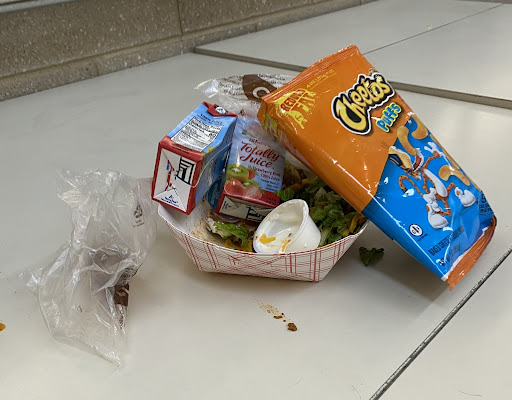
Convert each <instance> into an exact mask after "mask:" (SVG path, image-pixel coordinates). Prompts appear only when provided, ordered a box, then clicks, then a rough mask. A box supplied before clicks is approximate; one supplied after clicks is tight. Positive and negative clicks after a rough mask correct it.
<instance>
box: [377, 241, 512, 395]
mask: <svg viewBox="0 0 512 400" xmlns="http://www.w3.org/2000/svg"><path fill="white" fill-rule="evenodd" d="M511 253H512V247H510V248H509V249H508V250H507V251H506V252H505V254H503V256H501V258H500V259H499V260H498V261H497V262H496V263H495V264H494V266H493V267H492V268H491V269H490V270H489V271H487V273H486V274H485V275H484V276H483V277H482V278H481V279H480V280H479V281H478V282H477V283H476V285H475V286H473V288H472V289H471V290H470V291H469V292H468V293H467V294H466V295H465V296H464V297H463V298H462V300H461V301H460V302H459V303H458V304H457V305H456V306H455V307H454V308H453V310H451V311H450V313H449V314H448V315H447V316H446V317H445V318H444V319H443V320H442V321H441V322H440V323H439V325H437V326H436V327H435V328H434V330H433V331H432V332H431V333H430V334H429V335H428V336H427V337H426V338H425V340H423V341H422V342H421V343H420V345H419V346H418V347H417V348H416V349H415V350H414V351H413V352H412V353H411V355H410V356H409V357H407V358H406V359H405V361H404V362H403V363H402V364H401V365H400V366H399V367H398V368H397V369H396V370H395V372H393V373H392V374H391V376H390V377H389V378H388V379H387V380H386V381H385V382H384V383H383V384H382V386H381V387H380V388H379V389H377V391H376V392H375V393H374V394H373V396H372V397H370V399H369V400H378V399H380V398H381V397H382V395H383V394H384V393H385V392H386V391H387V390H388V389H389V388H390V387H391V385H393V383H395V381H396V380H397V379H398V378H399V377H400V375H402V373H403V372H404V371H405V370H406V369H407V368H408V367H409V366H410V365H411V364H412V362H413V361H414V360H415V359H416V358H417V357H418V356H419V355H420V354H421V352H422V351H423V350H425V348H426V347H427V346H428V345H429V344H430V343H431V342H432V341H433V340H434V339H435V337H436V336H437V335H438V334H439V333H440V332H441V330H442V329H443V328H444V327H445V326H446V325H447V324H448V323H449V322H450V321H451V319H452V318H453V317H454V316H455V315H456V314H457V313H458V312H459V311H460V309H461V308H462V307H463V306H464V305H465V304H466V303H467V302H468V301H469V299H471V297H473V295H474V294H475V293H476V292H477V291H478V289H480V287H482V285H483V284H484V283H485V282H486V281H487V279H489V278H490V276H491V275H492V274H493V273H494V272H495V271H496V270H497V269H498V267H499V266H500V265H501V264H502V263H503V261H505V259H506V258H507V257H508V256H509V255H510V254H511Z"/></svg>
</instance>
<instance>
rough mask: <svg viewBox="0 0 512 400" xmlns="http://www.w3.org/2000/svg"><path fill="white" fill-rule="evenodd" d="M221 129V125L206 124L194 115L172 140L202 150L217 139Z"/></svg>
mask: <svg viewBox="0 0 512 400" xmlns="http://www.w3.org/2000/svg"><path fill="white" fill-rule="evenodd" d="M221 129H222V128H221V127H220V126H213V125H208V124H205V123H204V122H203V121H201V120H199V119H198V118H196V117H194V118H192V119H191V120H190V121H189V122H188V123H187V124H186V125H185V126H184V127H183V128H181V129H180V130H179V131H178V133H176V135H174V136H173V137H172V140H173V141H174V142H175V143H178V144H181V145H183V146H185V147H188V148H189V149H192V150H197V151H202V150H203V149H204V148H206V147H207V146H208V145H209V144H210V143H212V142H213V141H214V140H215V138H216V137H217V135H218V134H219V132H220V130H221Z"/></svg>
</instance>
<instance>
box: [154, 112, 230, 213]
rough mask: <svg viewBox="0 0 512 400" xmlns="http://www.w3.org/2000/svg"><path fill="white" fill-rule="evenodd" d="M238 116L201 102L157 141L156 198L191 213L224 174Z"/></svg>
mask: <svg viewBox="0 0 512 400" xmlns="http://www.w3.org/2000/svg"><path fill="white" fill-rule="evenodd" d="M236 120H237V117H236V115H235V114H232V113H229V112H227V111H226V110H225V109H224V108H222V107H220V106H218V105H216V104H209V103H202V104H201V105H200V106H199V107H197V108H196V109H195V110H194V111H192V113H190V114H189V115H188V116H187V117H186V118H185V119H184V120H183V121H181V122H180V124H179V125H178V126H177V127H176V128H174V129H173V130H172V131H171V132H170V133H169V134H168V135H167V136H166V137H164V138H163V139H162V140H161V141H160V143H159V144H158V153H157V158H156V163H155V173H154V176H153V193H152V196H153V200H155V201H158V202H159V203H162V204H164V205H167V206H170V207H173V208H176V209H178V210H180V211H182V212H184V213H186V214H190V213H191V212H192V210H193V209H194V207H195V206H196V205H197V204H198V203H199V201H201V199H202V198H203V196H204V195H205V194H206V192H207V191H208V189H209V188H210V187H211V186H212V184H213V183H214V182H215V181H216V180H217V179H218V178H219V177H220V176H222V171H223V169H224V167H225V163H226V158H227V155H228V152H229V147H230V145H231V139H232V137H233V132H234V129H235V125H236Z"/></svg>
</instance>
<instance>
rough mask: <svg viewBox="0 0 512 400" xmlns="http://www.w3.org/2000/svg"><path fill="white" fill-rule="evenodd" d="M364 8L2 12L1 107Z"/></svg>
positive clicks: (152, 4)
mask: <svg viewBox="0 0 512 400" xmlns="http://www.w3.org/2000/svg"><path fill="white" fill-rule="evenodd" d="M365 2H367V0H217V1H215V0H210V1H208V0H76V1H71V2H66V3H61V4H55V5H49V6H45V7H38V8H31V9H25V10H20V11H13V12H5V13H0V100H5V99H9V98H13V97H17V96H21V95H24V94H28V93H33V92H37V91H40V90H44V89H49V88H52V87H55V86H59V85H63V84H66V83H70V82H75V81H78V80H82V79H87V78H91V77H94V76H98V75H103V74H106V73H109V72H114V71H118V70H121V69H124V68H129V67H132V66H135V65H139V64H143V63H147V62H151V61H156V60H159V59H162V58H166V57H171V56H174V55H177V54H181V53H184V52H189V51H192V50H193V48H194V47H195V46H197V45H200V44H205V43H209V42H213V41H216V40H220V39H225V38H228V37H233V36H238V35H241V34H244V33H248V32H254V31H257V30H261V29H266V28H269V27H272V26H276V25H280V24H284V23H288V22H293V21H298V20H301V19H304V18H309V17H312V16H316V15H321V14H325V13H328V12H331V11H335V10H340V9H343V8H347V7H353V6H356V5H360V4H361V3H365ZM262 45H263V44H262Z"/></svg>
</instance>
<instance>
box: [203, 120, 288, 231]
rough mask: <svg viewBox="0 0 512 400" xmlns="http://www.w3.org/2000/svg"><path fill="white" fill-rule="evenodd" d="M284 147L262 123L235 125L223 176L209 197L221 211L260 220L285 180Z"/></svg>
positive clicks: (269, 207)
mask: <svg viewBox="0 0 512 400" xmlns="http://www.w3.org/2000/svg"><path fill="white" fill-rule="evenodd" d="M283 172H284V148H283V147H282V146H281V145H280V144H279V143H277V142H276V141H274V140H273V139H272V138H270V137H269V136H268V135H266V134H265V133H264V132H263V131H262V130H261V127H260V126H259V124H258V125H257V127H256V128H255V127H254V126H253V127H252V128H251V129H250V130H246V129H244V127H243V123H239V124H238V125H237V127H236V129H235V133H234V136H233V142H232V144H231V150H230V152H229V157H228V162H227V165H226V171H225V176H224V179H219V180H217V181H216V182H215V183H214V184H213V185H212V187H211V188H210V190H209V191H208V194H207V196H206V200H207V201H208V203H210V205H211V206H212V207H213V209H214V210H215V211H216V212H217V213H219V214H224V215H228V216H232V217H238V218H243V219H247V220H250V221H256V222H258V221H261V220H263V218H265V216H266V215H267V214H268V213H269V212H270V211H271V210H272V209H274V208H275V207H277V206H278V205H279V202H280V199H279V196H278V195H277V194H275V191H277V190H280V189H281V187H282V183H283Z"/></svg>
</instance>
